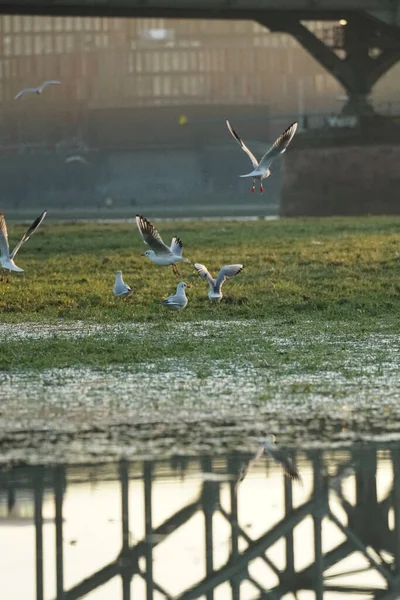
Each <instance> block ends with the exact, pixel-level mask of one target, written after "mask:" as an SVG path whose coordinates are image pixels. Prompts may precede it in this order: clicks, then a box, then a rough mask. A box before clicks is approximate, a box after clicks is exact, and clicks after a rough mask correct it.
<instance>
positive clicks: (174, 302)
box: [160, 281, 190, 310]
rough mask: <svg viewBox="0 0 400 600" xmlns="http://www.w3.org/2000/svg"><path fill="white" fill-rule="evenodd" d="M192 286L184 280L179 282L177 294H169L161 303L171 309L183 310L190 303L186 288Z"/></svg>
mask: <svg viewBox="0 0 400 600" xmlns="http://www.w3.org/2000/svg"><path fill="white" fill-rule="evenodd" d="M188 287H190V286H189V285H187V284H186V283H184V282H183V281H181V283H178V285H177V288H176V294H175V295H174V296H168V298H167V299H166V300H162V301H161V302H160V304H164V306H167V307H168V308H170V309H171V310H183V309H184V308H185V306H186V305H187V303H188V299H187V296H186V293H185V290H186V288H188Z"/></svg>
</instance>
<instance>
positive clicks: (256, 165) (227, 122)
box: [226, 119, 258, 169]
mask: <svg viewBox="0 0 400 600" xmlns="http://www.w3.org/2000/svg"><path fill="white" fill-rule="evenodd" d="M226 124H227V126H228V129H229V131H230V132H231V134H232V135H233V137H234V138H235V140H236V141H237V143H238V144H239V145H240V146H241V148H242V150H244V151H245V152H246V154H247V156H248V157H249V158H250V160H251V163H252V165H253V168H254V169H257V167H258V160H257V159H256V157H255V156H254V154H253V153H252V152H251V151H250V150H249V149H248V147H247V146H246V144H245V143H244V142H243V141H242V140H241V139H240V137H239V136H238V134H237V133H236V131H235V130H234V129H233V127H232V125H231V124H230V123H229V121H228V119H227V120H226Z"/></svg>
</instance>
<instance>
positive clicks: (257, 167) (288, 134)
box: [226, 121, 297, 193]
mask: <svg viewBox="0 0 400 600" xmlns="http://www.w3.org/2000/svg"><path fill="white" fill-rule="evenodd" d="M226 124H227V126H228V129H229V131H230V132H231V134H232V135H233V137H234V138H235V140H236V141H237V142H238V144H239V145H240V146H241V148H242V150H244V152H246V154H247V156H248V157H249V158H250V160H251V164H252V165H253V170H252V171H251V173H247V175H240V177H252V178H253V187H252V188H251V191H252V192H254V190H255V187H256V179H258V180H259V181H260V193H262V192H263V191H264V187H263V184H262V182H263V179H266V178H267V177H269V176H270V175H271V171H270V170H269V168H270V166H271V165H272V163H273V162H274V160H275V158H277V157H278V156H279V155H280V154H282V153H283V152H285V150H286V148H287V147H288V146H289V144H290V142H291V141H292V139H293V136H294V134H295V133H296V129H297V123H296V122H295V123H292V124H291V125H289V127H288V128H287V129H285V131H284V132H283V133H282V134H281V135H280V136H279V137H278V139H277V140H275V142H274V143H273V144H272V146H271V148H270V149H269V150H268V152H266V154H264V156H263V157H262V159H261V160H260V162H258V160H257V159H256V157H255V156H254V154H253V153H252V152H251V151H250V150H249V148H248V147H247V146H246V144H245V143H244V142H243V141H242V140H241V139H240V137H239V136H238V134H237V133H236V131H235V130H234V129H233V127H232V125H231V124H230V123H229V121H226Z"/></svg>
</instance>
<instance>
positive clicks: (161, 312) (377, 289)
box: [0, 217, 400, 368]
mask: <svg viewBox="0 0 400 600" xmlns="http://www.w3.org/2000/svg"><path fill="white" fill-rule="evenodd" d="M157 227H158V229H159V231H160V233H161V235H162V236H163V238H164V239H165V240H169V239H170V238H171V236H172V235H173V234H178V235H179V236H180V237H181V238H182V240H183V243H184V256H187V257H188V258H189V259H190V260H191V261H192V262H202V263H204V264H205V265H206V266H207V267H208V268H209V269H210V271H211V272H212V273H215V272H216V271H217V269H218V268H219V267H220V266H222V265H223V264H227V263H228V264H229V263H237V262H242V263H243V264H244V270H243V272H242V273H240V274H239V275H238V276H237V277H235V278H233V279H231V280H229V281H227V282H226V283H225V285H224V288H223V291H224V294H225V299H224V300H223V301H222V303H221V304H220V305H213V304H211V303H210V302H209V300H208V298H207V291H208V289H207V285H206V282H205V281H204V280H202V279H200V278H199V276H198V275H197V273H196V272H195V270H194V268H193V266H192V265H188V264H182V265H180V266H179V268H180V271H181V274H182V276H181V277H180V278H176V276H175V275H174V274H173V272H172V269H171V268H170V267H164V268H160V267H156V266H155V265H153V264H152V263H151V262H150V261H149V260H148V259H147V258H146V257H143V256H141V253H142V252H143V251H144V250H145V249H146V246H145V245H144V244H143V242H142V241H141V239H140V237H139V234H138V231H137V229H136V226H135V224H115V225H109V224H107V225H106V224H67V223H65V224H63V223H57V224H55V223H51V221H50V220H47V221H45V222H44V223H43V225H42V227H41V229H39V231H38V232H37V233H36V234H35V235H34V236H33V237H32V238H31V239H30V240H29V242H28V243H27V244H26V245H25V246H23V248H22V249H21V250H20V253H19V254H18V257H17V258H18V260H17V264H18V265H20V266H21V267H23V268H24V269H25V273H24V274H22V275H19V274H11V275H10V276H7V278H6V280H5V281H3V282H0V312H1V321H2V322H3V323H9V324H15V330H14V331H23V323H26V322H38V323H42V324H57V323H58V324H59V323H61V322H64V323H65V322H70V321H81V322H83V323H87V324H90V323H98V324H124V323H129V322H138V323H152V324H154V325H158V326H159V327H158V335H157V337H156V339H154V340H152V339H151V336H150V337H149V338H148V339H147V338H146V339H144V340H143V339H139V338H137V336H132V335H129V336H125V338H126V339H125V340H124V341H123V343H120V341H119V340H121V339H122V338H123V337H124V333H123V331H121V330H120V331H119V333H118V335H113V336H111V337H110V336H109V337H108V338H107V339H104V340H103V341H102V343H101V344H100V343H93V347H91V345H90V341H88V342H87V344H86V346H85V348H84V344H83V343H82V341H81V340H80V341H79V340H74V339H67V338H65V336H64V337H63V336H62V335H60V336H58V337H57V336H53V337H52V338H51V339H47V340H24V341H23V342H22V341H21V340H20V339H15V340H14V339H12V331H13V328H11V329H8V330H7V331H9V332H10V335H11V338H10V339H9V341H8V343H7V345H6V347H5V348H3V351H2V355H1V359H0V361H1V362H0V366H1V367H2V368H9V367H13V365H14V364H18V366H19V367H23V368H24V367H26V368H29V367H38V368H45V367H46V366H58V365H61V366H62V365H73V364H82V361H83V364H90V365H98V366H105V365H107V364H112V363H120V364H129V363H131V362H132V361H136V362H137V361H143V360H150V359H152V358H155V357H156V358H159V357H162V356H164V355H167V356H171V355H172V356H190V354H191V347H192V346H193V345H194V350H193V352H194V353H196V352H198V349H197V347H196V344H198V343H199V342H198V341H197V342H196V340H195V339H193V336H192V335H191V329H190V327H189V328H187V329H186V330H185V332H186V333H185V335H183V334H181V336H180V341H179V344H177V343H176V339H175V338H174V337H173V336H169V335H168V331H170V328H171V327H173V326H174V324H176V323H184V322H192V321H198V322H202V321H204V320H207V321H211V322H212V321H228V322H229V321H236V320H252V322H253V324H252V327H251V328H250V329H251V331H252V337H250V338H249V343H250V344H252V343H254V344H260V342H261V340H260V339H258V336H257V321H259V322H260V324H261V323H262V322H263V321H265V320H268V321H269V322H270V323H271V324H273V325H272V326H273V327H276V328H278V329H279V330H280V331H282V332H284V331H285V328H290V329H291V330H294V331H297V332H298V334H299V335H300V336H301V335H302V330H303V328H304V331H305V332H307V336H308V335H310V334H311V336H312V335H313V332H315V334H318V332H319V331H321V330H322V329H321V328H323V325H324V323H326V322H328V321H329V322H331V323H334V322H335V321H340V322H342V321H344V322H348V323H349V324H350V325H351V327H352V329H353V331H354V334H357V332H358V331H359V332H361V333H362V332H363V331H371V332H373V331H374V330H376V329H377V328H379V327H383V329H384V330H388V331H390V332H392V333H396V332H398V331H399V324H400V319H399V315H400V277H399V266H400V262H399V259H400V219H399V218H393V217H390V218H388V217H382V218H376V217H374V218H362V219H360V218H357V219H356V218H354V219H350V218H346V219H344V218H342V219H338V218H335V219H307V220H305V219H301V220H300V219H298V220H280V221H270V222H266V221H264V220H258V221H249V222H239V223H238V222H236V223H235V222H221V221H220V222H218V221H215V222H176V223H171V222H160V223H157ZM9 229H10V231H9V238H10V241H11V245H12V242H13V241H14V240H16V239H19V237H20V236H21V235H22V233H23V231H24V230H25V227H23V226H21V225H18V226H16V225H14V226H10V227H9ZM104 259H106V260H104ZM118 269H121V270H122V271H123V275H124V278H125V281H126V282H127V283H129V284H130V285H131V286H132V287H133V289H134V293H133V294H132V296H131V297H130V298H128V299H126V300H120V299H116V298H114V296H113V294H112V287H113V283H114V273H115V271H116V270H118ZM180 280H182V281H186V283H188V284H189V285H190V286H191V288H190V290H188V297H189V304H188V307H187V308H186V309H185V310H184V311H183V312H181V313H179V314H175V313H170V312H169V311H167V310H166V309H165V308H164V307H163V306H161V305H160V304H159V301H160V300H161V299H162V298H164V297H166V296H167V295H169V294H170V293H173V292H174V290H175V286H176V284H177V282H178V281H180ZM21 328H22V329H21ZM121 336H122V338H121ZM160 336H161V339H162V344H160V343H159V342H158V341H157V340H158V339H159V338H160ZM9 337H10V336H9ZM92 339H94V338H92ZM232 347H233V348H234V349H235V351H236V353H237V354H238V355H240V353H241V352H242V351H243V352H244V351H247V352H248V348H246V344H241V340H240V339H237V335H236V331H235V327H232V328H231V329H229V330H227V331H226V332H225V335H224V339H223V340H221V339H216V340H214V342H213V343H212V344H211V345H210V347H209V350H208V358H210V359H218V358H226V357H230V356H231V354H232Z"/></svg>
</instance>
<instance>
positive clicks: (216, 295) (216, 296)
mask: <svg viewBox="0 0 400 600" xmlns="http://www.w3.org/2000/svg"><path fill="white" fill-rule="evenodd" d="M194 268H195V269H196V271H197V272H198V274H199V275H200V277H202V278H203V279H207V281H208V284H209V286H210V289H209V291H208V297H209V298H210V300H217V301H218V302H219V301H220V300H221V298H222V290H221V288H222V284H223V283H224V281H226V280H227V279H228V278H229V277H234V276H235V275H237V274H238V273H240V271H241V270H242V269H243V265H225V266H224V267H222V269H221V270H220V272H219V273H218V275H217V278H216V279H214V278H213V277H212V276H211V274H210V272H209V271H208V269H207V268H206V267H205V266H204V265H200V264H199V263H196V264H195V265H194Z"/></svg>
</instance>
